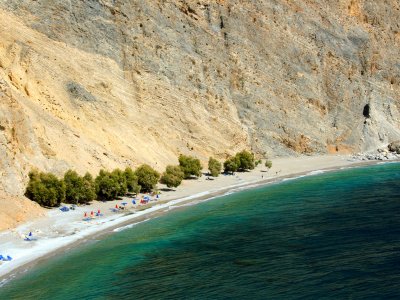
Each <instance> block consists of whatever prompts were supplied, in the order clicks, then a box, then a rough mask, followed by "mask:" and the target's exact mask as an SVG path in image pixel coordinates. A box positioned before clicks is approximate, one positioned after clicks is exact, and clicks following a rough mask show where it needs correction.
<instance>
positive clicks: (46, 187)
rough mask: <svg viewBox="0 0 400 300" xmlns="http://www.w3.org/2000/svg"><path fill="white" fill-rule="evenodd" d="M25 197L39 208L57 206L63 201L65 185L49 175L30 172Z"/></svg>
mask: <svg viewBox="0 0 400 300" xmlns="http://www.w3.org/2000/svg"><path fill="white" fill-rule="evenodd" d="M25 196H26V197H27V198H29V199H31V200H33V201H35V202H37V203H39V204H40V205H41V206H49V207H53V206H59V205H60V203H61V202H62V201H64V199H65V184H64V181H63V180H60V179H58V178H57V177H56V176H55V175H53V174H51V173H43V172H40V173H39V172H37V171H32V172H30V173H29V182H28V186H27V188H26V191H25Z"/></svg>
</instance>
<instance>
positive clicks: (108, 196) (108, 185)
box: [94, 170, 119, 200]
mask: <svg viewBox="0 0 400 300" xmlns="http://www.w3.org/2000/svg"><path fill="white" fill-rule="evenodd" d="M94 183H95V188H96V195H97V198H98V199H101V200H112V199H115V198H116V197H117V196H118V192H119V185H118V182H117V180H116V178H115V177H114V176H112V174H111V173H110V172H107V171H105V170H100V172H99V175H97V177H96V179H95V180H94Z"/></svg>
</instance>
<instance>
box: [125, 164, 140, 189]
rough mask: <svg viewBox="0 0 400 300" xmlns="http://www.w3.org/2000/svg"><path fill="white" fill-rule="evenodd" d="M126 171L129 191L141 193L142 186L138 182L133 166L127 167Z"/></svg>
mask: <svg viewBox="0 0 400 300" xmlns="http://www.w3.org/2000/svg"><path fill="white" fill-rule="evenodd" d="M124 173H125V179H126V186H127V189H128V192H131V193H136V194H138V193H140V189H141V186H140V185H139V183H138V177H137V175H136V174H135V172H134V171H133V170H132V169H131V168H129V167H127V168H126V169H125V171H124Z"/></svg>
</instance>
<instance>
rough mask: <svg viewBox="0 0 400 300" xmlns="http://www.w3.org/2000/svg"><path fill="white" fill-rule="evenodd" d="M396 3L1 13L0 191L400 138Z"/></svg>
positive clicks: (34, 8)
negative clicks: (68, 174) (124, 170)
mask: <svg viewBox="0 0 400 300" xmlns="http://www.w3.org/2000/svg"><path fill="white" fill-rule="evenodd" d="M399 19H400V5H399V2H398V1H396V0H387V1H374V0H364V1H361V0H339V1H328V0H313V1H311V0H293V1H287V0H274V1H257V0H254V1H233V0H232V1H229V0H225V1H224V0H219V1H205V0H200V1H198V0H196V1H194V0H187V1H168V0H163V1H161V0H149V1H133V0H127V1H126V0H125V1H122V0H88V1H78V0H69V1H64V0H63V1H61V0H56V1H54V0H53V1H49V0H37V1H31V0H8V1H0V26H1V27H0V28H1V34H0V158H1V160H0V173H1V179H0V189H3V190H4V191H6V192H7V193H12V194H15V195H20V194H22V193H23V189H24V184H25V181H26V174H27V173H28V172H29V170H30V169H31V168H33V167H37V168H39V169H41V170H46V171H52V172H55V173H58V174H61V173H62V172H64V171H65V170H66V169H68V168H74V169H76V170H77V171H79V172H81V173H83V172H84V171H86V170H89V171H91V172H93V173H94V172H97V171H98V170H99V169H100V168H114V167H123V166H126V165H132V166H136V165H137V164H139V163H149V164H150V165H152V166H153V167H155V168H157V169H159V170H161V169H162V168H163V167H164V166H165V165H166V164H171V163H176V162H177V159H176V157H177V155H178V154H179V153H184V154H191V155H196V156H198V157H200V158H201V159H202V160H204V161H205V160H207V159H208V157H209V156H210V155H213V156H216V157H218V158H220V159H223V158H225V157H226V156H227V155H229V154H232V153H234V152H236V151H239V150H242V149H244V148H248V149H252V150H253V151H255V152H257V153H259V154H260V155H268V156H274V155H296V154H298V153H302V154H317V153H327V152H329V153H351V152H359V151H364V150H368V149H372V148H377V147H378V146H380V145H382V144H385V143H386V144H387V143H389V142H391V141H393V140H399V139H400V123H399V121H400V113H399V105H400V100H399V96H400V58H399V57H400V27H399V26H400V23H399V22H398V20H399Z"/></svg>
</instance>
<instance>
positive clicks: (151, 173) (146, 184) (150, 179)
mask: <svg viewBox="0 0 400 300" xmlns="http://www.w3.org/2000/svg"><path fill="white" fill-rule="evenodd" d="M135 175H136V176H137V178H138V184H139V185H140V186H141V189H142V191H144V192H150V191H152V190H153V189H154V188H155V186H156V184H157V182H158V180H159V179H160V173H158V172H157V171H156V170H154V169H153V168H152V167H150V166H149V165H146V164H144V165H141V166H139V167H138V168H137V169H136V171H135Z"/></svg>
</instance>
